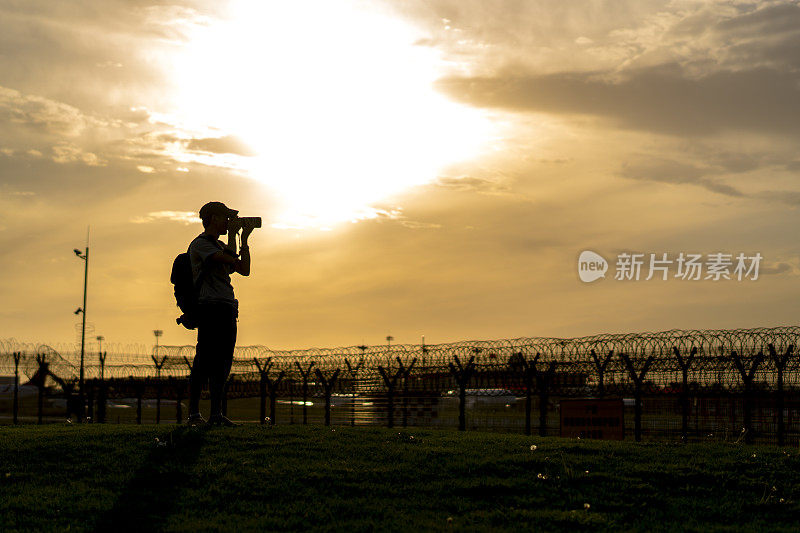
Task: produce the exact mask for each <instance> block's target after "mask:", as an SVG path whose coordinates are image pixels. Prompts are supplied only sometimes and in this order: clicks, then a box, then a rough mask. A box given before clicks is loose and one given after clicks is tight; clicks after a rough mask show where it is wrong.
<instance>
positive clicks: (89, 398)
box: [84, 379, 97, 424]
mask: <svg viewBox="0 0 800 533" xmlns="http://www.w3.org/2000/svg"><path fill="white" fill-rule="evenodd" d="M84 384H85V386H86V393H85V396H86V412H85V413H84V414H85V415H86V420H85V422H86V423H87V424H92V423H94V421H95V418H97V417H96V416H95V414H94V389H95V382H94V379H87V380H86V381H85V382H84Z"/></svg>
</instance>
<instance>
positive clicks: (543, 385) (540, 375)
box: [526, 353, 557, 437]
mask: <svg viewBox="0 0 800 533" xmlns="http://www.w3.org/2000/svg"><path fill="white" fill-rule="evenodd" d="M539 355H540V354H538V353H537V354H536V357H534V358H533V361H531V363H530V368H531V371H532V372H531V373H532V374H533V376H534V377H535V378H536V390H537V391H538V392H539V436H540V437H545V436H547V404H548V402H549V400H550V385H551V383H552V382H553V376H555V374H556V365H557V363H556V362H555V361H550V364H549V365H548V366H547V370H546V371H545V372H539V371H538V370H537V369H536V363H537V361H538V360H539ZM526 363H527V362H526ZM529 423H530V422H529Z"/></svg>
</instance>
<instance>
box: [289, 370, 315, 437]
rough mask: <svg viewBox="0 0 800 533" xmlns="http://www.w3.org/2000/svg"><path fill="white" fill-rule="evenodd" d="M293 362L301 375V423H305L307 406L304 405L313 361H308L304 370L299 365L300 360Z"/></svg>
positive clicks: (306, 420)
mask: <svg viewBox="0 0 800 533" xmlns="http://www.w3.org/2000/svg"><path fill="white" fill-rule="evenodd" d="M294 364H295V365H297V369H298V370H299V371H300V375H301V376H302V377H303V424H304V425H305V424H307V423H308V416H307V411H308V406H307V405H306V404H307V403H308V377H309V376H310V375H311V368H312V367H313V366H314V361H311V363H309V365H308V368H307V369H306V370H303V367H302V366H300V361H295V362H294Z"/></svg>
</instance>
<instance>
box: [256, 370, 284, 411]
mask: <svg viewBox="0 0 800 533" xmlns="http://www.w3.org/2000/svg"><path fill="white" fill-rule="evenodd" d="M253 360H254V361H255V363H256V367H257V368H258V372H259V374H260V375H261V381H260V384H259V387H260V394H261V409H260V414H261V423H262V424H264V423H265V420H264V419H265V418H266V406H265V403H266V397H267V387H269V424H270V425H271V426H274V425H275V417H276V416H277V413H276V409H275V404H276V402H277V399H278V387H279V386H280V384H281V381H283V378H284V376H285V375H286V372H284V371H283V370H281V371H280V373H279V374H278V378H277V379H275V380H271V379H270V377H269V371H270V369H271V368H272V364H273V363H272V358H271V357H267V359H266V360H265V361H264V365H263V366H262V365H261V363H259V361H258V359H253Z"/></svg>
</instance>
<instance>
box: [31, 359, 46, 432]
mask: <svg viewBox="0 0 800 533" xmlns="http://www.w3.org/2000/svg"><path fill="white" fill-rule="evenodd" d="M36 362H37V363H38V364H39V368H38V369H37V370H36V375H35V376H34V377H36V378H37V379H36V383H35V385H36V387H37V388H38V389H39V397H38V415H37V421H36V423H37V424H41V423H42V412H43V410H44V393H45V388H44V382H45V380H46V379H47V374H48V372H49V364H48V363H47V356H46V355H45V354H43V353H40V354H36ZM31 381H33V380H31Z"/></svg>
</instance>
